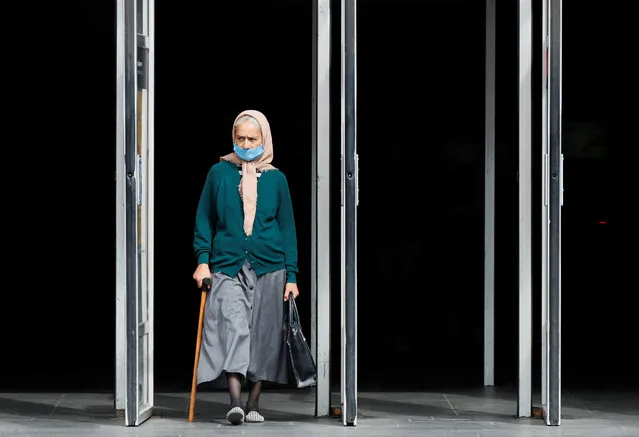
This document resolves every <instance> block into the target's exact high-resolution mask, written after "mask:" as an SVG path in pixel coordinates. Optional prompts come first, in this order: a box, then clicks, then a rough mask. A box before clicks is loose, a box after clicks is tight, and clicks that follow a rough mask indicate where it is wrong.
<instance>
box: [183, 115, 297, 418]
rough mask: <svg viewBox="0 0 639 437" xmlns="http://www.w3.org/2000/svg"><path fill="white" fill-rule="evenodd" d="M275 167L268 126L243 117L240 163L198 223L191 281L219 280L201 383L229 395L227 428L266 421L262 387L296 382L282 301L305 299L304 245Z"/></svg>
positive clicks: (225, 162)
mask: <svg viewBox="0 0 639 437" xmlns="http://www.w3.org/2000/svg"><path fill="white" fill-rule="evenodd" d="M272 160H273V140H272V137H271V129H270V126H269V123H268V121H267V119H266V117H265V116H264V115H263V114H262V113H261V112H259V111H254V110H247V111H243V112H241V113H240V114H239V115H238V116H237V118H236V119H235V123H234V124H233V153H230V154H228V155H225V156H222V157H221V159H220V161H219V162H217V163H215V164H214V165H213V166H212V167H211V169H210V170H209V173H208V176H207V178H206V182H205V183H204V187H203V189H202V193H201V195H200V201H199V204H198V208H197V212H196V217H195V231H194V239H193V247H194V252H195V256H196V258H197V264H198V265H197V268H196V270H195V272H194V273H193V279H195V281H196V282H197V285H198V287H202V281H203V280H204V278H211V280H212V285H211V289H210V290H209V292H208V296H207V301H206V310H205V319H204V327H203V332H202V348H201V351H200V358H199V365H198V369H197V382H198V384H199V383H202V382H207V381H214V382H215V383H217V382H219V383H222V385H226V386H227V387H228V391H229V395H230V409H229V411H228V413H227V414H226V419H227V420H228V421H229V422H231V423H232V424H233V425H239V424H241V423H243V422H247V423H256V422H263V421H264V417H263V416H262V415H261V414H260V411H259V408H258V401H259V397H260V393H261V391H262V384H263V381H270V382H275V383H280V384H286V383H288V382H289V380H288V355H287V350H286V336H285V334H286V326H285V319H284V303H283V301H287V300H288V298H289V295H290V294H293V297H296V296H297V295H298V294H299V291H298V288H297V283H296V274H297V272H298V268H297V237H296V231H295V220H294V217H293V206H292V203H291V196H290V191H289V187H288V182H287V179H286V177H285V176H284V173H282V172H281V171H280V170H278V169H277V168H275V167H273V166H272V165H271V161H272ZM245 381H247V382H248V384H247V385H248V388H249V393H248V399H247V402H246V405H245V408H244V409H243V405H242V403H241V399H240V398H241V390H242V386H243V385H244V382H245Z"/></svg>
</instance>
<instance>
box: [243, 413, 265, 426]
mask: <svg viewBox="0 0 639 437" xmlns="http://www.w3.org/2000/svg"><path fill="white" fill-rule="evenodd" d="M262 422H264V416H262V415H261V414H260V413H259V412H258V411H257V410H252V411H249V412H248V413H247V414H246V423H262Z"/></svg>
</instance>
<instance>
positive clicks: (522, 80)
mask: <svg viewBox="0 0 639 437" xmlns="http://www.w3.org/2000/svg"><path fill="white" fill-rule="evenodd" d="M531 1H532V0H519V5H518V16H519V27H518V31H519V38H518V41H519V372H518V375H519V378H518V396H517V415H518V416H519V417H530V416H531V415H532V226H531V221H532V202H531V201H532V141H531V132H532V129H531V124H532V117H531V114H532V111H531V94H532V81H531V70H532V4H531Z"/></svg>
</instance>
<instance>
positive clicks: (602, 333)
mask: <svg viewBox="0 0 639 437" xmlns="http://www.w3.org/2000/svg"><path fill="white" fill-rule="evenodd" d="M358 3H359V4H358V32H359V33H358V47H357V50H358V58H357V68H358V102H357V104H358V148H359V155H360V169H361V171H360V207H359V209H358V217H359V221H358V233H359V242H358V261H359V262H358V341H359V345H358V348H359V355H358V372H359V381H358V384H359V388H360V389H361V390H365V389H385V388H393V389H414V388H423V389H428V388H433V387H436V386H438V387H439V386H442V387H444V388H446V387H453V386H459V385H462V386H480V385H481V384H482V374H483V357H482V354H483V346H482V342H483V214H484V212H483V195H484V194H483V190H484V187H483V178H484V174H483V172H484V143H483V141H484V132H483V130H484V23H485V20H484V2H483V1H472V0H456V1H435V0H430V1H390V0H386V1H364V2H358ZM511 3H512V4H509V3H508V2H499V5H498V9H497V23H498V28H497V71H496V75H497V76H496V77H497V95H496V99H497V100H496V103H497V115H496V117H497V120H496V123H497V138H496V143H497V144H496V149H497V150H496V165H497V181H496V182H497V184H496V187H497V188H496V208H497V211H496V273H495V278H496V290H495V298H496V339H495V340H496V343H495V347H496V357H495V359H496V362H495V372H496V373H495V375H496V383H497V384H498V385H502V386H503V385H516V381H517V357H518V353H517V329H518V325H517V313H518V295H517V293H518V280H517V276H518V268H517V244H518V243H517V236H518V233H517V220H518V212H517V192H518V191H517V165H518V161H517V159H518V158H517V154H518V146H517V128H518V126H517V117H518V115H517V80H518V76H517V10H516V4H515V3H513V2H511ZM536 3H538V4H539V5H540V4H541V3H540V2H536ZM563 3H564V6H563V10H564V28H563V32H564V34H563V38H564V39H563V83H562V86H563V107H562V110H563V132H564V138H563V141H564V142H563V151H564V155H565V167H564V170H565V176H564V177H565V204H564V207H563V209H562V214H563V222H562V257H563V258H562V310H563V312H562V383H563V386H564V387H568V388H569V387H581V386H584V387H590V388H596V387H603V386H615V387H637V386H638V385H639V378H638V377H637V372H636V369H637V368H639V361H638V359H637V358H636V345H637V340H636V338H637V334H638V333H639V329H638V323H637V317H636V311H637V310H636V308H637V307H636V306H635V305H634V301H636V298H635V295H636V289H637V287H636V284H635V275H634V272H635V270H636V265H637V250H636V247H637V230H636V229H637V226H636V224H635V219H634V216H633V215H631V208H633V209H634V203H635V202H636V200H635V201H633V200H632V199H636V185H637V184H636V179H635V177H634V175H633V170H634V168H633V167H634V160H633V159H631V156H634V149H633V147H635V148H636V143H637V141H636V136H635V133H634V129H633V128H634V126H635V124H636V120H637V117H636V116H637V113H636V106H634V102H636V100H637V99H636V98H637V93H636V91H637V85H636V82H635V81H634V78H632V77H631V74H633V72H634V70H632V69H631V68H629V65H630V63H631V55H630V53H631V50H634V48H635V44H634V43H632V41H631V34H630V26H626V24H627V22H629V18H627V17H626V16H624V14H622V13H620V11H618V10H613V9H614V7H613V6H611V5H607V4H601V3H596V2H583V1H577V0H569V1H564V2H563ZM537 6H538V5H536V7H537ZM332 7H333V13H334V22H333V25H332V28H333V55H332V62H333V65H334V67H335V68H334V69H333V77H332V85H333V90H332V99H333V113H332V122H333V134H334V135H333V138H332V139H331V140H332V146H331V147H332V156H333V161H332V172H333V174H334V175H335V177H334V180H335V181H336V180H337V177H338V173H337V171H338V169H339V162H338V160H337V157H338V154H339V125H340V118H339V117H340V114H339V95H340V89H339V41H340V39H339V21H338V20H339V2H335V1H334V2H333V6H332ZM539 12H540V11H539V10H538V9H536V10H535V20H536V21H535V37H534V40H535V50H534V55H535V59H534V63H535V65H534V73H535V74H534V76H533V82H534V90H533V91H534V93H535V94H534V96H535V97H534V100H535V106H534V108H533V109H534V111H535V120H534V123H535V139H534V140H535V144H534V153H535V154H534V156H539V154H540V149H539V147H540V146H539V135H538V132H539V131H540V125H539V117H538V114H539V112H540V108H539V100H540V94H539V93H540V89H539V84H540V81H541V63H540V61H541V59H540V54H541V53H542V52H541V48H540V45H539V40H540V34H539V30H540V29H541V27H540V26H541V25H540V22H539V16H540V14H539ZM63 13H64V20H63V26H62V27H61V28H58V29H57V31H58V32H59V33H61V34H62V35H63V40H62V43H61V44H60V45H59V47H58V48H57V50H56V57H55V60H54V61H51V62H52V64H51V65H52V66H53V67H54V68H52V69H51V70H50V72H51V75H54V76H55V77H56V78H58V79H57V83H56V91H57V93H56V95H57V96H58V97H57V100H56V103H57V104H56V105H55V109H51V110H49V111H47V112H46V113H44V114H43V113H39V112H36V116H37V117H43V118H44V117H46V119H47V126H49V128H48V130H47V132H46V135H45V133H44V132H42V131H39V130H38V129H37V128H35V127H34V128H33V132H31V133H30V134H31V135H33V136H34V137H35V136H38V138H40V137H41V138H43V142H44V143H45V144H46V146H47V153H45V154H43V155H42V156H43V158H42V161H43V162H42V164H43V165H42V167H43V168H42V170H40V171H39V172H37V173H35V172H34V173H35V174H34V173H29V172H27V173H26V176H27V177H25V178H23V179H22V180H23V181H24V183H23V188H24V189H25V190H26V191H25V197H28V198H31V197H32V196H35V197H36V199H37V201H36V202H35V203H33V204H32V207H31V208H29V209H27V210H26V214H22V215H18V217H17V218H18V221H21V222H22V225H23V227H24V229H25V231H24V232H25V233H26V235H27V236H28V237H29V238H28V243H22V244H17V245H18V246H20V249H19V250H16V251H15V252H13V253H12V254H11V255H10V256H11V261H12V263H11V264H9V266H11V265H20V266H21V268H20V269H15V270H14V269H13V268H12V271H9V275H13V277H14V282H13V284H12V285H7V286H5V299H4V302H5V304H4V305H3V306H2V309H1V311H2V312H1V314H2V323H3V332H4V335H3V337H4V341H3V343H4V347H3V349H2V351H3V354H2V355H3V357H2V363H3V364H2V366H3V368H2V369H3V370H2V372H1V373H0V390H19V391H27V390H34V391H45V390H64V391H72V390H108V391H111V390H113V387H114V381H115V375H114V351H115V284H114V274H115V261H114V260H115V208H114V205H115V191H114V190H115V181H114V173H115V150H114V145H115V99H116V96H115V73H114V71H115V2H78V1H70V0H68V1H66V2H65V3H64V9H63ZM633 37H634V35H633ZM312 39H313V34H312V4H311V2H310V1H305V2H302V1H293V0H288V1H284V0H270V1H268V2H260V1H244V2H240V3H233V2H226V4H221V3H215V4H212V3H211V2H195V1H190V2H181V3H180V4H179V6H177V7H176V6H175V3H174V2H166V1H161V0H158V1H157V2H156V83H155V90H156V105H155V116H156V120H155V147H156V168H155V174H156V185H155V187H156V188H155V189H156V191H155V196H156V197H155V205H156V210H155V375H154V376H155V385H156V390H158V391H161V390H180V391H187V390H189V389H190V382H191V377H192V373H191V372H192V366H193V350H194V345H195V335H196V331H197V316H198V310H199V293H198V291H197V290H196V289H195V286H194V283H193V280H192V278H191V275H192V272H193V270H194V268H195V260H194V259H193V256H192V246H191V243H192V231H193V229H192V228H193V220H194V212H195V208H196V204H197V200H198V198H199V194H200V193H199V192H200V189H201V187H202V184H203V182H204V178H205V175H206V173H207V170H208V168H209V167H210V166H211V165H212V164H213V163H215V162H216V161H217V160H218V158H219V156H220V155H223V154H226V153H228V152H229V151H230V150H231V141H230V139H231V136H230V135H231V126H232V122H233V119H234V118H235V116H236V115H237V113H238V112H240V111H241V110H243V109H247V108H252V109H259V110H261V111H263V112H264V113H265V114H266V116H267V117H268V118H269V121H270V123H271V127H272V131H273V138H274V148H275V159H274V164H275V165H276V166H278V167H279V168H281V169H282V170H283V171H284V172H285V173H286V175H287V176H288V179H289V181H290V183H291V192H292V196H293V202H294V208H295V214H296V218H297V226H298V237H299V253H300V257H299V265H300V270H301V273H300V275H299V286H300V291H301V293H302V296H301V299H300V300H299V305H300V310H301V312H302V316H303V319H304V320H303V326H304V327H305V329H306V330H307V331H308V329H309V328H310V311H311V302H310V278H309V275H310V224H311V217H310V212H311V205H310V192H311V138H312V132H311V129H312V124H311V116H312V113H311V110H312V106H311V105H312V100H311V99H312V93H311V91H312V90H311V86H312V76H311V68H312V50H311V47H312ZM632 96H634V97H632ZM47 106H54V105H47ZM35 125H36V126H37V122H36V123H35ZM45 138H46V139H45ZM534 169H535V176H534V178H535V179H534V186H535V196H536V197H535V199H534V208H535V214H536V215H535V216H536V217H541V212H540V209H539V202H540V200H539V197H538V196H539V190H538V189H537V187H538V186H539V185H540V176H539V170H540V168H539V166H538V165H537V164H535V167H534ZM332 194H333V197H332V205H333V210H332V212H333V217H332V219H331V225H332V233H333V235H332V236H331V244H332V247H333V254H332V255H333V258H332V271H333V275H334V279H333V285H332V290H331V293H332V294H331V297H332V307H333V312H332V316H331V329H332V339H333V343H332V364H333V365H332V383H333V385H335V386H338V385H339V353H340V352H339V351H340V343H339V339H340V337H339V327H340V323H339V319H340V312H339V252H338V250H339V216H338V215H337V214H338V212H339V196H338V194H339V187H338V186H334V187H333V188H332ZM540 222H541V219H540V220H539V222H537V221H534V222H533V225H534V228H535V230H534V236H533V240H534V241H535V246H534V259H535V266H534V272H535V275H536V276H535V279H534V280H535V282H534V284H533V285H534V299H535V305H534V307H535V310H534V314H533V322H534V328H533V329H534V344H533V348H534V353H535V357H534V358H535V362H534V366H533V370H534V375H535V376H534V379H535V384H536V387H537V384H538V382H539V372H540V366H539V350H540V335H539V333H540V323H539V322H540V319H541V316H540V314H539V306H540V297H539V294H540V293H539V290H540V288H539V283H538V281H537V277H538V272H539V262H538V260H539V258H540V256H539V246H538V244H537V241H538V240H539V232H540V231H539V225H538V224H540ZM602 222H605V224H602ZM12 232H13V231H10V232H7V234H11V233H12ZM7 239H12V241H16V240H18V241H21V242H24V241H27V239H26V238H25V237H23V236H22V234H19V233H16V234H15V235H7ZM18 272H20V273H18ZM35 274H37V275H39V277H42V278H43V284H42V285H39V284H37V285H36V286H34V285H30V284H31V283H30V282H29V281H28V280H29V278H32V277H33V275H35ZM307 337H308V338H309V339H310V332H307ZM536 389H537V388H536Z"/></svg>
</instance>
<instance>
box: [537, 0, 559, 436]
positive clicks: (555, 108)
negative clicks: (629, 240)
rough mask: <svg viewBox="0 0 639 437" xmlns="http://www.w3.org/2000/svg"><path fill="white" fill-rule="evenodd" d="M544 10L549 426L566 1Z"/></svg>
mask: <svg viewBox="0 0 639 437" xmlns="http://www.w3.org/2000/svg"><path fill="white" fill-rule="evenodd" d="M543 6H544V11H543V29H544V32H543V37H544V44H543V47H544V85H545V86H544V94H543V109H542V111H543V113H542V120H543V122H542V125H543V129H544V130H543V133H544V135H543V143H542V148H543V151H542V153H543V162H544V172H543V181H542V182H543V184H544V187H543V193H544V203H543V206H542V211H543V216H542V219H543V223H542V235H543V245H542V246H543V252H542V277H543V281H542V305H543V307H542V317H543V319H542V327H543V332H542V359H543V362H542V409H543V412H544V419H545V421H546V424H547V425H560V423H561V207H562V205H563V154H562V148H561V137H562V135H561V120H562V111H561V109H562V108H561V101H562V99H561V58H562V56H561V48H562V41H561V27H562V1H561V0H545V1H544V5H543Z"/></svg>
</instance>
